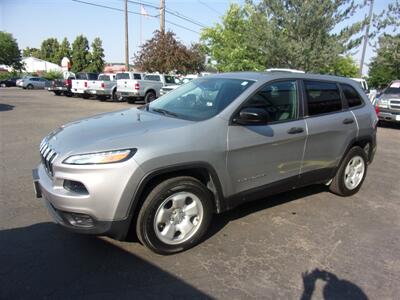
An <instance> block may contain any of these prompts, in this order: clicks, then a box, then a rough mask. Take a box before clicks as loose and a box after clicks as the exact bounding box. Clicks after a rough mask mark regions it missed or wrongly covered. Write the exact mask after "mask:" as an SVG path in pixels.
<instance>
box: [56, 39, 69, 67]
mask: <svg viewBox="0 0 400 300" xmlns="http://www.w3.org/2000/svg"><path fill="white" fill-rule="evenodd" d="M64 57H68V58H69V59H70V58H71V45H70V44H69V41H68V39H67V38H66V37H65V38H64V39H63V40H62V42H61V44H60V47H59V49H58V51H57V53H56V56H55V59H56V60H57V64H61V60H62V59H63V58H64Z"/></svg>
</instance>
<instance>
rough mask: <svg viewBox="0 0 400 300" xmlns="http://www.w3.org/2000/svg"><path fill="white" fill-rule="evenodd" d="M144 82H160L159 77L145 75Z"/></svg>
mask: <svg viewBox="0 0 400 300" xmlns="http://www.w3.org/2000/svg"><path fill="white" fill-rule="evenodd" d="M144 79H145V80H152V81H161V79H160V76H159V75H146V76H145V77H144Z"/></svg>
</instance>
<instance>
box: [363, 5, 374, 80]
mask: <svg viewBox="0 0 400 300" xmlns="http://www.w3.org/2000/svg"><path fill="white" fill-rule="evenodd" d="M373 7H374V0H370V5H369V15H368V24H367V28H366V29H365V35H364V45H363V49H362V53H361V59H360V78H361V77H362V71H363V67H364V59H365V51H366V50H367V44H368V35H369V27H370V25H371V20H372V10H373Z"/></svg>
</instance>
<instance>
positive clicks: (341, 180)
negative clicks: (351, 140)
mask: <svg viewBox="0 0 400 300" xmlns="http://www.w3.org/2000/svg"><path fill="white" fill-rule="evenodd" d="M354 156H360V157H361V158H362V159H363V160H364V168H365V169H364V174H363V177H362V179H361V181H360V183H359V184H358V186H357V187H356V188H354V189H352V190H350V189H348V188H347V187H346V184H345V171H346V167H347V164H348V163H349V161H350V160H351V159H352V158H353V157H354ZM367 169H368V162H367V156H366V154H365V152H364V151H363V150H362V149H361V148H360V147H354V148H351V149H350V151H349V152H348V153H347V154H346V157H345V158H344V160H343V162H342V164H341V166H340V169H339V174H338V175H339V182H338V183H339V188H340V190H341V191H342V193H343V195H345V196H351V195H354V194H356V193H357V192H358V191H359V190H360V188H361V186H362V185H363V183H364V179H365V177H366V176H367Z"/></svg>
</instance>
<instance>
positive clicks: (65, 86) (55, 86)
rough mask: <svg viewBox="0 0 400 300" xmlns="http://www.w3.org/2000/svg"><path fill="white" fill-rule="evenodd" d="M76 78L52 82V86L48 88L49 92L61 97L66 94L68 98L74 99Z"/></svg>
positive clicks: (71, 77)
mask: <svg viewBox="0 0 400 300" xmlns="http://www.w3.org/2000/svg"><path fill="white" fill-rule="evenodd" d="M74 79H75V76H70V77H68V78H66V79H54V80H53V81H52V82H51V86H50V87H49V88H48V90H49V92H53V93H54V94H55V95H57V96H60V95H62V94H64V95H65V96H67V97H72V95H73V93H72V91H71V89H72V80H74Z"/></svg>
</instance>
